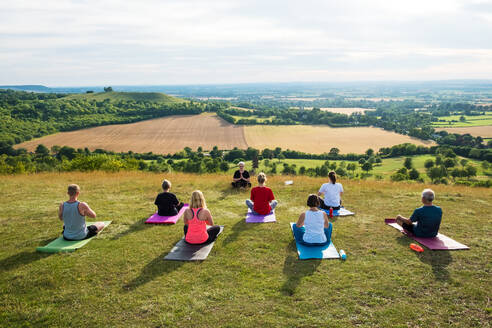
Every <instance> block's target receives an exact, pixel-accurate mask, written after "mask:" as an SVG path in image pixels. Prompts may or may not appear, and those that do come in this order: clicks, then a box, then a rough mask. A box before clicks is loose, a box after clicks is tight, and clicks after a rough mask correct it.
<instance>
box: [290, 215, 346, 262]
mask: <svg viewBox="0 0 492 328" xmlns="http://www.w3.org/2000/svg"><path fill="white" fill-rule="evenodd" d="M294 224H295V223H294V222H291V223H290V229H291V230H292V226H293V225H294ZM292 233H294V231H293V230H292ZM294 239H295V238H294ZM296 246H297V254H298V255H299V260H309V259H338V258H340V255H339V254H338V251H337V249H336V247H335V245H333V242H330V244H329V245H323V246H307V245H303V244H300V243H298V242H297V240H296Z"/></svg>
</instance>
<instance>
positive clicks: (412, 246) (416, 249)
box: [410, 243, 424, 253]
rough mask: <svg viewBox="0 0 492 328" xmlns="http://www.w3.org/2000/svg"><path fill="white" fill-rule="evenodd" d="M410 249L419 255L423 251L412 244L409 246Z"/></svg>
mask: <svg viewBox="0 0 492 328" xmlns="http://www.w3.org/2000/svg"><path fill="white" fill-rule="evenodd" d="M410 248H411V249H413V250H414V251H416V252H419V253H422V252H423V251H424V249H423V248H422V247H421V246H419V245H417V244H413V243H412V244H410Z"/></svg>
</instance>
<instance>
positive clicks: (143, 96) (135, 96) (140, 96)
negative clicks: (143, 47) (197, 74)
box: [62, 91, 187, 103]
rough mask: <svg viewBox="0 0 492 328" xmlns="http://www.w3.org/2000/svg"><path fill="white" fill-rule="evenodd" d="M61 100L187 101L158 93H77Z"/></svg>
mask: <svg viewBox="0 0 492 328" xmlns="http://www.w3.org/2000/svg"><path fill="white" fill-rule="evenodd" d="M62 99H95V100H100V101H102V100H106V99H109V100H114V101H119V100H124V101H128V100H134V101H151V102H158V103H181V102H187V100H184V99H179V98H176V97H173V96H169V95H166V94H165V93H160V92H116V91H112V92H98V93H79V94H72V95H69V96H66V97H64V98H62Z"/></svg>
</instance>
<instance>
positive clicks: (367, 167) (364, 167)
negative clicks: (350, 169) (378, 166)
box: [361, 162, 372, 172]
mask: <svg viewBox="0 0 492 328" xmlns="http://www.w3.org/2000/svg"><path fill="white" fill-rule="evenodd" d="M361 168H362V170H364V171H366V172H369V171H370V170H372V164H371V163H369V162H365V163H364V164H362V167H361Z"/></svg>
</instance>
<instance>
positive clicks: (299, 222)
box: [296, 213, 306, 228]
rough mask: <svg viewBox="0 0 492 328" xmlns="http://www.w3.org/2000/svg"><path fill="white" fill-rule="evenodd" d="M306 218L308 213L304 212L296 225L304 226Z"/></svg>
mask: <svg viewBox="0 0 492 328" xmlns="http://www.w3.org/2000/svg"><path fill="white" fill-rule="evenodd" d="M305 218H306V213H302V214H301V215H299V219H298V220H297V223H296V226H297V227H298V228H300V227H302V226H303V225H304V219H305Z"/></svg>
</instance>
